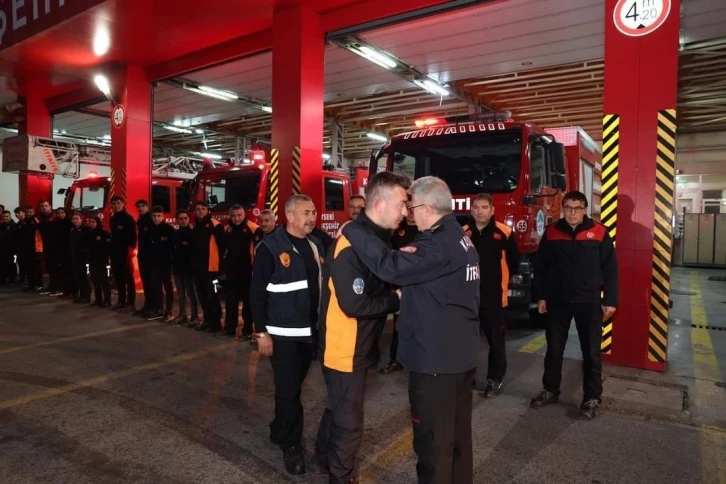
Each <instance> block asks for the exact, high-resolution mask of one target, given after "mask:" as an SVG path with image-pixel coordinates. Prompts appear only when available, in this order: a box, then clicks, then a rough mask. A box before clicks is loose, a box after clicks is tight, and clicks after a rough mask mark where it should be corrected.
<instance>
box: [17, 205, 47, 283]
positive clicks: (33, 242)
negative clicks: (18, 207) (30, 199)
mask: <svg viewBox="0 0 726 484" xmlns="http://www.w3.org/2000/svg"><path fill="white" fill-rule="evenodd" d="M19 250H20V251H21V252H22V256H23V260H24V261H25V262H24V264H25V271H26V277H27V284H26V285H25V286H24V287H23V291H37V292H41V291H43V272H42V270H41V262H42V258H43V238H42V237H41V235H40V224H39V223H38V219H37V218H36V217H35V209H34V208H33V207H32V206H30V205H28V206H26V207H25V217H24V218H23V220H22V225H21V226H20V249H19Z"/></svg>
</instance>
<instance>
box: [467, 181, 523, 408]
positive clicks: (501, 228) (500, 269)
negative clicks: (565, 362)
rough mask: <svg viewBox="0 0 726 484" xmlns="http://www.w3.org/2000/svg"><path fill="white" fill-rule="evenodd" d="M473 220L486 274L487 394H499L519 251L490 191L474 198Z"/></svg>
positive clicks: (471, 231) (470, 227)
mask: <svg viewBox="0 0 726 484" xmlns="http://www.w3.org/2000/svg"><path fill="white" fill-rule="evenodd" d="M471 217H472V219H471V220H470V221H469V223H468V224H466V225H465V226H464V231H465V232H466V234H467V235H468V236H469V238H470V239H471V242H472V243H473V244H474V247H476V252H477V254H479V267H480V269H481V273H482V274H484V275H485V277H483V278H482V279H481V282H480V284H479V288H480V291H479V293H480V294H481V303H480V306H479V322H480V323H481V328H482V329H483V330H484V334H485V335H486V338H487V342H488V343H489V358H488V365H487V384H486V387H484V396H485V397H489V398H492V397H497V396H499V393H500V392H501V389H502V381H503V380H504V375H505V373H506V372H507V352H506V345H505V330H506V326H505V319H504V308H506V307H507V304H508V302H509V301H508V291H509V289H508V288H509V278H510V275H511V274H515V273H516V272H517V268H518V266H519V251H518V250H517V243H516V241H515V240H514V232H512V229H511V228H510V227H508V226H507V225H505V224H503V223H500V222H497V221H496V220H494V204H493V203H492V197H491V195H489V194H488V193H480V194H479V195H477V196H475V197H474V198H473V199H472V201H471Z"/></svg>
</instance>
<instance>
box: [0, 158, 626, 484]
mask: <svg viewBox="0 0 726 484" xmlns="http://www.w3.org/2000/svg"><path fill="white" fill-rule="evenodd" d="M365 192H366V196H365V197H362V196H356V197H352V198H351V202H350V205H349V213H350V218H351V221H350V222H349V223H346V224H344V226H343V227H341V229H340V230H339V232H338V234H337V237H336V238H331V237H329V236H328V235H327V234H325V233H324V232H321V231H320V230H319V229H317V228H316V226H315V225H316V220H317V210H316V207H315V205H314V203H313V201H312V200H311V199H310V198H309V197H308V196H306V195H293V196H292V197H290V198H289V199H288V200H287V201H286V203H285V206H284V211H285V213H284V219H285V223H284V225H282V226H280V227H279V228H277V227H276V225H275V215H274V214H273V213H272V212H271V211H269V210H265V211H263V212H262V213H261V214H260V215H259V218H258V221H259V224H260V225H259V226H258V225H257V224H255V223H252V222H250V221H248V220H246V217H245V211H244V209H243V207H241V206H238V205H235V206H233V207H232V208H231V209H230V218H229V224H228V226H226V227H225V226H223V225H222V224H221V223H220V222H219V221H217V220H216V219H214V218H212V217H211V215H210V213H209V208H208V206H207V204H206V203H205V202H202V201H200V202H197V203H196V205H195V209H194V224H193V226H192V224H191V222H192V220H191V219H192V216H191V214H189V213H188V212H187V211H184V210H180V211H179V212H178V213H177V216H176V222H177V224H178V228H177V229H174V228H173V227H171V226H170V225H168V224H167V223H166V222H165V221H164V213H163V208H162V207H151V210H149V207H148V204H147V202H146V201H145V200H140V201H138V202H137V203H136V208H137V211H138V213H139V214H140V215H139V218H138V220H134V219H133V218H132V217H131V215H130V214H129V213H128V212H126V209H125V205H124V201H123V200H122V199H121V198H119V197H114V198H112V199H111V207H112V210H113V216H112V217H111V219H110V229H111V230H110V233H109V232H107V231H106V230H104V229H103V228H102V226H101V221H100V220H99V219H98V218H94V219H91V220H90V221H89V223H88V226H86V225H84V223H83V219H82V217H81V215H80V214H78V213H73V214H71V216H70V221H68V220H67V218H68V217H67V214H66V213H65V211H64V210H63V209H58V210H56V211H55V212H53V211H52V210H51V209H50V205H49V204H48V203H47V202H41V204H40V205H39V213H38V215H37V216H36V214H35V212H34V210H33V208H32V207H25V208H22V209H17V210H16V212H15V213H16V217H17V218H18V220H19V222H18V223H17V224H16V223H15V222H13V221H12V217H11V214H10V213H9V212H7V211H4V210H3V212H2V215H3V220H2V223H1V224H0V255H1V257H2V259H1V260H0V283H2V284H5V283H13V282H15V283H24V284H25V285H24V286H23V288H24V289H25V290H39V291H40V292H41V293H47V294H53V295H58V296H61V297H64V298H73V299H74V301H75V302H78V303H88V302H90V287H89V284H88V276H87V273H90V276H91V281H92V283H93V292H94V293H95V302H94V304H96V305H99V306H105V307H110V308H111V309H113V310H116V311H133V314H136V315H140V316H144V317H146V318H147V319H149V320H152V319H159V320H162V321H166V322H169V323H172V322H173V323H177V324H180V325H181V324H183V325H187V326H189V327H194V328H196V329H198V330H207V331H210V332H215V333H218V334H219V335H229V336H234V335H235V334H237V335H238V338H239V339H242V340H250V339H253V340H254V341H255V342H256V343H257V347H258V350H259V352H260V354H261V355H263V356H266V357H268V358H269V359H270V362H271V365H272V369H273V373H274V386H275V410H274V418H273V420H272V422H271V423H270V426H269V428H270V436H269V437H270V441H271V442H272V443H274V444H276V445H278V446H280V448H281V450H282V456H283V463H284V466H285V468H286V470H287V471H288V472H289V473H291V474H296V475H297V474H303V473H305V472H306V459H305V454H304V449H303V442H302V440H303V429H304V421H303V414H304V412H303V407H302V403H301V393H302V387H303V382H304V380H305V378H306V375H307V373H308V371H309V369H310V367H311V364H312V362H313V361H314V360H315V359H319V361H320V362H321V366H322V371H323V376H324V380H325V385H326V388H327V400H326V406H325V410H324V412H323V414H322V416H321V419H320V422H319V424H318V431H317V438H316V441H315V449H314V455H313V458H312V460H311V461H310V462H309V466H310V467H312V468H313V469H314V470H315V471H317V472H320V473H324V474H326V475H328V476H329V482H330V483H350V482H356V468H355V461H356V454H357V450H358V447H359V444H360V442H361V439H362V433H363V429H364V401H365V387H366V380H367V376H368V372H369V371H370V370H371V369H373V368H374V367H376V366H377V365H378V363H379V359H380V350H379V343H380V338H381V335H382V333H383V329H384V326H385V323H386V320H387V318H388V316H389V315H394V334H393V339H392V342H391V347H390V351H389V360H388V363H387V364H386V365H385V366H384V367H383V368H381V369H380V370H379V372H380V373H382V374H390V373H392V372H395V371H399V370H401V369H403V368H405V369H407V370H408V371H409V386H408V392H409V402H410V406H411V419H412V426H413V447H414V451H415V452H416V455H417V457H418V463H417V465H416V471H417V475H418V481H419V482H420V483H435V484H468V483H471V482H473V450H472V429H471V418H472V389H473V388H476V389H479V390H481V391H482V392H483V395H484V396H486V397H490V398H494V397H497V396H498V395H500V393H501V391H502V389H503V383H504V377H505V375H506V369H507V357H506V348H505V313H504V308H506V307H507V304H508V298H507V294H508V289H507V286H508V283H509V280H510V277H511V275H513V274H515V273H516V272H517V268H518V264H519V258H520V256H519V254H518V252H517V247H516V244H515V241H514V234H513V231H512V229H511V227H510V226H508V225H506V224H503V223H500V222H498V221H497V220H496V219H495V213H494V204H493V200H492V197H491V196H490V195H488V194H485V193H484V194H479V195H477V196H476V197H474V199H473V200H472V205H471V218H470V219H469V220H468V221H467V222H465V223H464V224H463V226H462V224H461V223H459V221H458V220H457V219H456V217H455V215H454V214H453V213H452V195H451V191H450V190H449V188H448V186H447V185H446V183H445V182H444V181H443V180H441V179H439V178H436V177H431V176H429V177H423V178H419V179H417V180H416V181H414V182H413V183H411V182H410V180H409V179H408V178H406V177H405V176H402V175H399V174H395V173H391V172H381V173H377V174H375V175H374V176H372V177H371V178H370V180H369V182H368V184H367V186H366V189H365ZM587 203H588V201H587V198H586V197H585V195H583V194H582V193H580V192H576V191H575V192H569V193H567V194H565V196H564V199H563V215H564V216H563V218H562V219H561V220H559V221H557V222H555V223H553V224H552V225H550V226H548V227H547V228H546V230H545V232H544V235H543V238H542V241H541V243H540V246H539V249H538V252H537V257H536V261H535V270H536V278H535V279H534V281H535V282H534V287H533V291H534V295H535V298H536V300H537V302H538V309H539V312H540V313H542V314H543V315H546V316H547V317H546V318H545V321H546V322H545V330H546V337H547V354H546V357H545V372H544V377H543V389H542V391H541V392H540V393H539V394H538V395H537V396H536V397H535V398H533V399H532V401H531V406H532V407H533V408H539V407H542V406H544V405H547V404H550V403H554V402H556V401H557V399H558V397H559V391H560V384H561V379H562V359H563V353H564V346H565V342H566V340H567V335H568V331H569V327H570V322H571V320H572V319H573V318H574V320H575V323H576V326H577V331H578V335H579V339H580V344H581V347H582V352H583V360H584V361H583V374H584V378H583V387H584V398H583V402H582V405H581V406H580V411H581V413H582V414H583V415H584V416H586V417H588V418H593V417H595V415H596V410H597V409H598V407H599V405H600V399H601V395H602V365H601V361H600V335H601V324H602V321H603V320H604V319H607V318H609V317H610V316H612V314H613V313H614V312H615V308H616V307H617V303H618V285H617V278H618V268H617V261H616V258H615V252H614V249H613V243H612V240H611V239H610V237H609V236H608V234H607V231H606V230H605V228H604V226H602V225H601V224H599V223H598V222H595V221H593V220H592V219H590V218H589V217H587V215H586V208H587ZM135 250H137V251H138V252H137V261H138V267H139V273H140V274H141V280H142V284H143V291H144V305H143V306H142V307H141V308H138V309H137V308H136V304H135V295H136V287H135V282H134V268H133V256H134V251H135ZM15 256H17V262H18V267H19V274H18V273H17V272H16V269H15V263H14V260H13V258H14V257H15ZM43 264H44V265H45V268H46V271H47V272H48V274H49V276H50V278H49V279H50V283H49V286H48V287H47V288H42V286H41V281H42V278H41V265H43ZM109 264H110V268H111V272H112V273H113V275H114V277H115V281H116V286H117V290H118V299H117V302H116V304H115V305H113V306H111V300H110V298H111V296H110V288H109V281H108V272H107V269H106V268H107V266H108V265H109ZM87 267H88V269H87ZM69 275H70V276H69ZM172 281H173V283H172ZM220 285H222V286H223V288H224V299H225V305H226V315H227V316H226V318H225V321H224V325H223V324H222V309H221V304H220V299H219V297H218V287H219V286H220ZM174 287H175V288H176V294H177V299H178V308H179V310H178V313H177V316H176V318H175V317H174V315H173V311H172V304H173V300H174V292H175V289H174ZM240 303H242V316H243V321H244V325H243V326H242V329H241V331H237V321H238V311H239V304H240ZM198 306H201V309H202V313H203V319H201V320H200V319H199V317H198ZM187 309H189V310H190V312H187ZM480 329H481V331H482V332H483V333H484V334H485V336H486V339H487V341H488V344H489V354H488V367H487V375H486V384H483V383H482V385H479V384H478V383H477V382H475V379H474V375H475V372H476V367H477V359H478V358H477V356H478V352H479V331H480Z"/></svg>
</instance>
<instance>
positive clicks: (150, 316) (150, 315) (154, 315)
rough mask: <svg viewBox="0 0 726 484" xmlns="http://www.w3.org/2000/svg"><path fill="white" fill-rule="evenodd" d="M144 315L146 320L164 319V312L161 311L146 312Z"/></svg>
mask: <svg viewBox="0 0 726 484" xmlns="http://www.w3.org/2000/svg"><path fill="white" fill-rule="evenodd" d="M145 316H146V320H147V321H159V320H162V319H164V313H162V312H161V311H159V312H156V313H146V314H145Z"/></svg>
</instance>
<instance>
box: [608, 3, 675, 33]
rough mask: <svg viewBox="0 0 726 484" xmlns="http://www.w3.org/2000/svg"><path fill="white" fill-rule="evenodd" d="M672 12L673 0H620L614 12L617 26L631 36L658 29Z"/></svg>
mask: <svg viewBox="0 0 726 484" xmlns="http://www.w3.org/2000/svg"><path fill="white" fill-rule="evenodd" d="M670 12H671V0H619V1H618V3H617V5H616V6H615V11H614V12H613V22H614V23H615V27H617V29H618V30H619V31H620V32H621V33H623V34H624V35H627V36H629V37H642V36H644V35H648V34H650V33H652V32H654V31H656V30H657V29H658V28H659V27H660V26H661V25H663V23H664V22H665V21H666V19H667V18H668V15H669V14H670Z"/></svg>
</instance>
